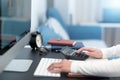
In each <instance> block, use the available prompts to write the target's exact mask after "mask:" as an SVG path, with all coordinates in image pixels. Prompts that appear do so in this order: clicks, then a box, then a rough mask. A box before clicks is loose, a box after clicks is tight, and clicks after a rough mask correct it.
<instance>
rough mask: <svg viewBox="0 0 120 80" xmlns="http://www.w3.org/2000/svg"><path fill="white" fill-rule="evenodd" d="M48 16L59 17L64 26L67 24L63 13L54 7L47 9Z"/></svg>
mask: <svg viewBox="0 0 120 80" xmlns="http://www.w3.org/2000/svg"><path fill="white" fill-rule="evenodd" d="M46 17H47V18H50V17H53V18H55V19H57V20H58V21H59V22H60V24H61V25H62V26H63V27H65V25H66V24H65V22H64V21H63V19H62V17H61V15H60V13H59V12H58V10H57V9H56V8H54V7H51V8H48V9H47V12H46Z"/></svg>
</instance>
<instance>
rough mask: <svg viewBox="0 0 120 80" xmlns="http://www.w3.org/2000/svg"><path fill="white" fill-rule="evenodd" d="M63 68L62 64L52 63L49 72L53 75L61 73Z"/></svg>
mask: <svg viewBox="0 0 120 80" xmlns="http://www.w3.org/2000/svg"><path fill="white" fill-rule="evenodd" d="M61 67H62V64H61V62H56V63H52V64H51V65H50V66H49V67H48V71H50V72H51V73H60V72H61Z"/></svg>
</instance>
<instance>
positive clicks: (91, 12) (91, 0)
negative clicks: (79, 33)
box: [76, 0, 101, 24]
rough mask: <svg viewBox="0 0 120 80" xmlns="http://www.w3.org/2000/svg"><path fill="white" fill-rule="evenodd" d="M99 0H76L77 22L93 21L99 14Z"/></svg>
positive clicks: (97, 18)
mask: <svg viewBox="0 0 120 80" xmlns="http://www.w3.org/2000/svg"><path fill="white" fill-rule="evenodd" d="M100 6H101V4H100V0H76V13H77V15H76V16H77V23H78V24H80V23H87V22H90V23H94V22H96V21H97V20H99V18H100V15H101V12H100V11H101V9H100Z"/></svg>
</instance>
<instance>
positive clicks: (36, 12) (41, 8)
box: [31, 0, 47, 31]
mask: <svg viewBox="0 0 120 80" xmlns="http://www.w3.org/2000/svg"><path fill="white" fill-rule="evenodd" d="M46 8H47V2H46V0H32V13H31V31H35V30H36V28H37V27H38V26H39V23H41V22H44V20H45V12H46Z"/></svg>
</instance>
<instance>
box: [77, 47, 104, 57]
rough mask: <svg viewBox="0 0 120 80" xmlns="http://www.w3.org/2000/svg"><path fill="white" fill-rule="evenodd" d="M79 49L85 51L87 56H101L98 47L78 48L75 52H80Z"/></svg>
mask: <svg viewBox="0 0 120 80" xmlns="http://www.w3.org/2000/svg"><path fill="white" fill-rule="evenodd" d="M81 51H87V52H86V54H87V55H88V56H91V57H94V58H99V59H100V58H102V56H103V55H102V51H101V50H99V49H95V48H85V47H84V48H80V49H79V50H77V51H76V52H77V53H80V52H81Z"/></svg>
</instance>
